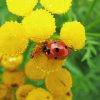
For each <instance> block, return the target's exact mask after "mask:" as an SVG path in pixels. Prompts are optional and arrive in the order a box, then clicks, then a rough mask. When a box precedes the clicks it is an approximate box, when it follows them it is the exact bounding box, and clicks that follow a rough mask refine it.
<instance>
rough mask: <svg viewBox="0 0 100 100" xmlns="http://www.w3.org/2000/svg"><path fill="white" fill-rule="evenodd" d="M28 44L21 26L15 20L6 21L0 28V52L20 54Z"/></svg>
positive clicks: (11, 54)
mask: <svg viewBox="0 0 100 100" xmlns="http://www.w3.org/2000/svg"><path fill="white" fill-rule="evenodd" d="M27 45H28V38H27V35H26V33H25V31H24V28H23V26H22V25H21V24H20V23H17V22H6V23H5V24H4V25H2V26H1V28H0V52H1V53H2V54H7V55H10V56H15V55H18V54H22V53H23V52H24V51H25V49H26V47H27Z"/></svg>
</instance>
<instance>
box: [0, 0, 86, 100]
mask: <svg viewBox="0 0 100 100" xmlns="http://www.w3.org/2000/svg"><path fill="white" fill-rule="evenodd" d="M38 3H40V4H41V5H42V6H43V8H41V9H36V5H37V4H38ZM6 4H7V7H8V10H9V11H10V12H11V13H13V14H16V15H18V16H22V17H23V20H22V22H21V23H18V22H17V21H15V22H13V21H10V22H6V23H5V24H3V25H2V26H1V27H0V60H1V64H2V66H3V67H4V70H5V71H4V73H3V75H2V81H3V83H2V84H0V100H4V99H5V100H8V99H9V100H14V95H12V88H14V87H17V90H16V98H17V100H72V93H71V88H72V78H71V74H70V72H69V71H68V70H67V69H64V68H62V65H63V63H64V62H65V59H49V58H48V57H47V56H46V55H45V54H44V53H43V52H42V51H41V52H40V53H39V54H38V55H34V57H33V58H31V59H30V60H29V61H28V62H27V63H26V65H25V70H24V71H19V70H18V67H19V65H20V64H21V62H22V61H23V56H22V54H23V52H24V51H25V49H26V48H27V46H28V42H29V40H30V39H31V40H32V41H34V42H35V43H36V44H37V46H36V47H35V49H34V51H35V50H36V49H37V48H38V46H39V44H41V43H43V42H46V41H49V40H50V37H51V36H52V35H53V34H54V33H55V32H56V24H55V23H56V22H55V18H54V15H53V14H63V13H65V12H67V11H68V10H69V8H70V6H71V4H72V0H39V1H38V0H6ZM59 38H60V40H61V41H63V42H64V43H65V44H66V45H67V46H68V47H69V48H72V49H73V50H80V49H82V48H83V47H84V46H85V40H86V37H85V28H84V26H83V25H82V24H81V23H80V22H78V21H72V22H65V23H64V24H63V26H62V28H61V31H60V36H59ZM26 77H28V78H29V79H31V80H33V81H34V80H45V87H46V89H47V90H46V89H43V88H40V87H35V86H33V85H31V84H26V83H25V78H26Z"/></svg>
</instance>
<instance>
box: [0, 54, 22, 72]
mask: <svg viewBox="0 0 100 100" xmlns="http://www.w3.org/2000/svg"><path fill="white" fill-rule="evenodd" d="M22 60H23V56H22V55H18V56H9V55H4V56H3V58H2V60H1V64H2V65H3V67H4V68H5V69H7V70H10V71H13V70H16V69H17V68H18V67H19V65H20V64H21V63H22Z"/></svg>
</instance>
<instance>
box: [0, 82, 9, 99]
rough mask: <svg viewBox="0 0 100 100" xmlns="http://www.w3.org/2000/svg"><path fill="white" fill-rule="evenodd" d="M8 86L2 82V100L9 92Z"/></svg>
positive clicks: (0, 89) (0, 93) (0, 92)
mask: <svg viewBox="0 0 100 100" xmlns="http://www.w3.org/2000/svg"><path fill="white" fill-rule="evenodd" d="M7 89H8V88H7V86H6V85H2V84H0V100H1V99H2V98H4V97H5V95H6V94H7Z"/></svg>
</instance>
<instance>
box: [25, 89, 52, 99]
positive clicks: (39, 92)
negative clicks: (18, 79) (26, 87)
mask: <svg viewBox="0 0 100 100" xmlns="http://www.w3.org/2000/svg"><path fill="white" fill-rule="evenodd" d="M26 100H53V98H52V95H51V94H50V93H49V92H48V91H46V90H44V89H42V88H37V89H33V90H32V91H31V92H30V93H29V94H28V96H27V97H26Z"/></svg>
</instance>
